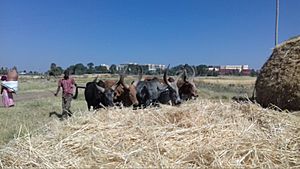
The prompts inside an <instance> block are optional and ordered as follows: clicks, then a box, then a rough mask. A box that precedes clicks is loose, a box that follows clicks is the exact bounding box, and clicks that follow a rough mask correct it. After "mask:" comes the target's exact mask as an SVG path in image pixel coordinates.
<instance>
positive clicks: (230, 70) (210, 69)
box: [0, 63, 258, 76]
mask: <svg viewBox="0 0 300 169" xmlns="http://www.w3.org/2000/svg"><path fill="white" fill-rule="evenodd" d="M139 67H141V68H142V70H143V73H144V74H148V75H158V74H162V73H163V71H164V70H165V69H166V68H167V65H164V64H138V63H124V64H112V65H107V64H100V65H98V66H95V65H94V64H93V63H88V64H87V65H86V66H85V65H84V64H82V63H78V64H75V65H70V66H69V67H67V68H66V69H68V70H69V71H70V72H71V74H74V75H82V74H106V73H110V74H116V73H120V72H124V69H125V68H126V69H127V70H126V73H127V74H138V71H139ZM191 67H193V68H194V70H195V74H196V76H219V75H221V76H226V75H236V76H256V75H257V73H258V72H257V70H254V69H251V68H250V67H249V66H248V65H218V66H212V65H204V64H201V65H196V66H194V65H188V64H182V65H177V66H174V67H170V70H169V72H170V74H171V75H175V73H176V72H177V71H178V70H180V69H182V68H186V69H187V70H189V71H190V72H192V68H191ZM7 70H8V68H4V67H1V69H0V74H5V72H7ZM63 71H64V69H63V68H62V67H60V66H59V65H56V64H55V63H51V65H50V69H49V70H48V71H47V72H43V73H41V72H37V71H27V70H18V72H19V74H20V75H50V76H51V75H52V76H58V75H61V74H62V72H63Z"/></svg>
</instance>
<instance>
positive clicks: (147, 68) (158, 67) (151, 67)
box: [117, 63, 166, 72]
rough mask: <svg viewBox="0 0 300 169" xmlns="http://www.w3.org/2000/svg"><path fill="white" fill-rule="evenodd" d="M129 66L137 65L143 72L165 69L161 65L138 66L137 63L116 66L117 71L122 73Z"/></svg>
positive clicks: (164, 66)
mask: <svg viewBox="0 0 300 169" xmlns="http://www.w3.org/2000/svg"><path fill="white" fill-rule="evenodd" d="M129 65H139V66H141V67H142V68H143V70H144V71H147V72H148V71H150V72H157V71H160V70H164V69H166V65H163V64H138V63H126V64H119V65H117V71H123V70H124V69H125V68H126V67H128V66H129Z"/></svg>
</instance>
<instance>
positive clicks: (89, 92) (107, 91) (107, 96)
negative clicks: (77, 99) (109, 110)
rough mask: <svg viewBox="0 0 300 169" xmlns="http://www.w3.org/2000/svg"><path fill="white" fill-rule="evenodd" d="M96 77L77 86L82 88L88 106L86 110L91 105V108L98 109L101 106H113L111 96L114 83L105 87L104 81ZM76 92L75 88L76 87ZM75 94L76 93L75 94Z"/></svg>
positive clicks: (114, 86)
mask: <svg viewBox="0 0 300 169" xmlns="http://www.w3.org/2000/svg"><path fill="white" fill-rule="evenodd" d="M97 79H98V77H96V78H95V79H94V81H92V82H88V83H87V84H86V86H85V87H81V86H77V88H84V89H85V90H84V97H85V101H86V103H87V106H88V110H90V109H91V107H93V109H99V108H102V107H112V106H114V102H113V96H114V90H115V88H116V84H114V85H113V86H112V87H106V85H105V82H103V81H102V80H99V81H98V82H97ZM76 92H77V89H76ZM75 95H77V94H75Z"/></svg>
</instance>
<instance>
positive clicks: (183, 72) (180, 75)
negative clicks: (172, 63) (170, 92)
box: [174, 70, 186, 84]
mask: <svg viewBox="0 0 300 169" xmlns="http://www.w3.org/2000/svg"><path fill="white" fill-rule="evenodd" d="M185 73H186V71H185V70H184V71H182V72H181V73H180V74H179V75H178V76H177V78H176V80H175V82H174V83H175V84H177V82H178V80H179V78H180V77H182V75H183V74H185Z"/></svg>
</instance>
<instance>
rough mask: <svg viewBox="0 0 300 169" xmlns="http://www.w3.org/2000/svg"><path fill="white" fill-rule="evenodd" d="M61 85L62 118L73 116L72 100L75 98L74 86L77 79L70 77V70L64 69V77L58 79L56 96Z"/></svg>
mask: <svg viewBox="0 0 300 169" xmlns="http://www.w3.org/2000/svg"><path fill="white" fill-rule="evenodd" d="M60 87H62V90H63V91H62V111H63V112H62V118H66V117H67V116H72V112H71V111H70V107H71V101H72V98H73V91H74V87H76V83H75V80H74V79H73V78H70V77H69V71H68V70H65V71H64V77H63V78H62V79H60V80H59V81H58V86H57V91H56V93H55V94H54V96H57V94H58V93H59V91H60Z"/></svg>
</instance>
